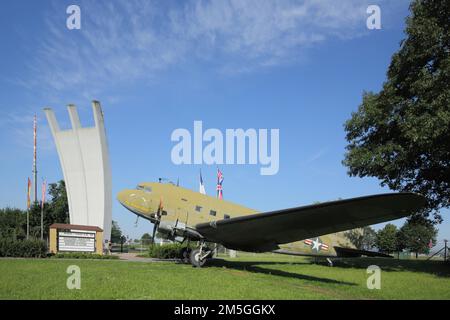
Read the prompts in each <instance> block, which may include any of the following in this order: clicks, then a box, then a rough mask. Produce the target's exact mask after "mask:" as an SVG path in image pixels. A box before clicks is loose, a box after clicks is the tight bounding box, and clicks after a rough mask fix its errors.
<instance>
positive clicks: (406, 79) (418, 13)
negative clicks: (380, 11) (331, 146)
mask: <svg viewBox="0 0 450 320" xmlns="http://www.w3.org/2000/svg"><path fill="white" fill-rule="evenodd" d="M410 11H411V14H410V16H409V17H408V18H407V19H406V30H405V33H406V39H404V40H403V41H402V43H401V46H400V49H399V51H398V52H397V53H395V54H394V55H393V57H392V60H391V63H390V66H389V70H388V72H387V80H386V81H385V82H384V84H383V88H382V90H381V91H380V92H378V93H373V92H365V93H364V94H363V99H362V104H361V105H360V106H359V108H358V111H357V112H354V113H352V116H351V118H350V119H349V120H348V121H347V122H346V123H345V130H346V138H347V141H348V142H349V145H348V146H347V153H346V155H345V159H344V161H343V163H344V164H345V165H346V166H348V168H349V174H350V175H351V176H359V177H365V176H370V177H377V178H378V179H380V180H381V184H382V185H387V186H389V188H391V189H393V190H398V191H413V192H418V193H420V194H423V195H425V196H426V197H427V199H428V207H427V208H426V209H425V210H424V211H423V212H422V214H423V215H424V217H428V216H429V215H430V213H433V215H434V222H437V223H440V222H441V221H442V218H441V216H440V215H439V213H438V210H439V209H440V208H442V207H448V206H449V205H450V108H449V105H450V32H449V30H450V19H449V15H450V1H435V0H416V1H414V2H412V3H411V5H410Z"/></svg>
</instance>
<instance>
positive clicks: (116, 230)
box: [111, 220, 122, 243]
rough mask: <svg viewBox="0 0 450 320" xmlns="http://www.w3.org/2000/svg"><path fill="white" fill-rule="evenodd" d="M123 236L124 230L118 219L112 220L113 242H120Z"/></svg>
mask: <svg viewBox="0 0 450 320" xmlns="http://www.w3.org/2000/svg"><path fill="white" fill-rule="evenodd" d="M121 238H122V230H120V227H119V224H118V223H117V221H114V220H113V221H112V226H111V242H113V243H120V242H121Z"/></svg>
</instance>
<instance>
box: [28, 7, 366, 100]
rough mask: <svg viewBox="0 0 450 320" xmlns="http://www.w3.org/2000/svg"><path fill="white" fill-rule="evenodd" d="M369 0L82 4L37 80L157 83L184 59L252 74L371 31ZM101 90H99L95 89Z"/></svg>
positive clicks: (60, 29)
mask: <svg viewBox="0 0 450 320" xmlns="http://www.w3.org/2000/svg"><path fill="white" fill-rule="evenodd" d="M368 4H370V3H369V1H366V0H347V1H334V0H305V1H293V0H276V1H275V0H274V1H269V0H245V1H242V0H215V1H201V0H192V1H187V2H178V1H174V2H169V1H162V2H161V1H159V2H156V1H140V0H128V1H123V2H118V1H87V2H81V3H80V4H79V6H80V7H81V19H82V29H81V30H67V29H66V28H65V23H61V13H60V12H59V13H58V14H56V13H53V14H52V15H49V16H48V32H47V35H46V36H44V38H43V40H42V41H41V44H40V46H39V48H38V50H37V51H36V56H35V59H34V60H33V61H32V63H31V65H30V68H31V71H32V77H30V78H31V79H34V83H33V84H32V85H34V86H38V87H44V88H46V89H47V90H44V92H45V91H54V92H55V91H56V92H58V91H69V92H72V93H74V92H81V95H82V96H84V97H86V98H89V99H91V98H92V97H93V96H95V95H96V93H98V91H101V90H102V89H103V88H105V87H111V86H114V85H120V84H128V85H129V84H130V83H133V82H134V81H153V80H154V79H155V78H156V77H157V76H158V74H159V72H161V71H162V70H165V69H167V68H169V67H172V66H175V65H177V64H179V63H184V62H189V61H203V62H205V63H209V64H210V65H211V67H212V68H214V69H215V70H216V71H221V72H226V73H239V72H250V71H253V70H257V69H259V68H267V67H273V66H277V65H280V64H289V63H293V62H295V61H297V60H298V59H299V58H300V57H301V56H302V55H304V53H305V50H306V49H307V48H309V47H311V46H314V45H317V44H320V43H321V42H324V41H326V40H327V39H330V38H333V37H337V38H353V37H357V36H360V35H361V34H364V33H367V30H366V29H365V19H366V18H367V14H366V12H365V10H366V8H367V6H368ZM93 90H95V91H93Z"/></svg>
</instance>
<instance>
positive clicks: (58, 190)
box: [30, 180, 70, 239]
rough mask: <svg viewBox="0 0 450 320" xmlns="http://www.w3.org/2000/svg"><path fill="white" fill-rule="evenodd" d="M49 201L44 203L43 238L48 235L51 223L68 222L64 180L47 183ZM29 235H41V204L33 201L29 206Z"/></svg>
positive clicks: (36, 236)
mask: <svg viewBox="0 0 450 320" xmlns="http://www.w3.org/2000/svg"><path fill="white" fill-rule="evenodd" d="M48 194H49V201H48V202H46V203H45V204H44V229H43V231H44V232H43V234H44V239H45V238H47V237H48V232H49V228H50V225H52V224H53V223H69V220H70V219H69V202H68V200H67V193H66V184H65V182H64V180H60V181H59V182H57V183H51V184H49V188H48ZM30 236H31V237H32V238H37V239H39V238H40V236H41V204H40V203H33V204H32V205H31V207H30Z"/></svg>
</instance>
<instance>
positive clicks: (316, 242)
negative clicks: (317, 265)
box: [312, 238, 322, 251]
mask: <svg viewBox="0 0 450 320" xmlns="http://www.w3.org/2000/svg"><path fill="white" fill-rule="evenodd" d="M321 245H322V244H321V243H320V241H319V238H316V240H313V247H312V249H313V250H314V249H315V250H317V251H319V250H320V246H321Z"/></svg>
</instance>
